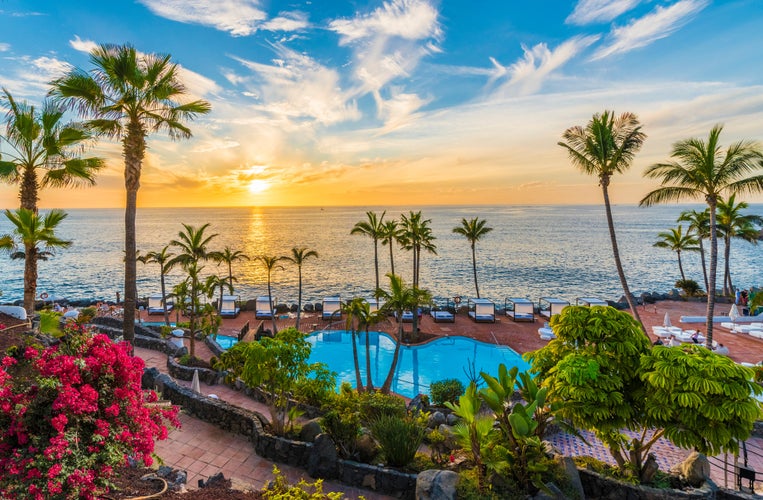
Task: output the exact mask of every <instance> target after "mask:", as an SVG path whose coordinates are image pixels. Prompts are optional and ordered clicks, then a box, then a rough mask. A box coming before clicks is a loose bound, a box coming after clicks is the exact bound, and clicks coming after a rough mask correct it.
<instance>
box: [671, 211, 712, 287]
mask: <svg viewBox="0 0 763 500" xmlns="http://www.w3.org/2000/svg"><path fill="white" fill-rule="evenodd" d="M676 222H688V223H689V228H688V229H687V231H686V233H687V234H692V235H693V236H695V237H696V238H697V244H698V245H699V258H700V263H701V264H702V277H703V278H704V280H705V290H709V289H710V288H708V281H707V262H705V260H706V259H705V240H706V239H707V238H709V237H710V214H708V212H707V210H684V211H683V212H681V215H679V216H678V220H677V221H676Z"/></svg>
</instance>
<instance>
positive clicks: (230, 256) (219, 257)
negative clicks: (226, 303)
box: [211, 247, 249, 300]
mask: <svg viewBox="0 0 763 500" xmlns="http://www.w3.org/2000/svg"><path fill="white" fill-rule="evenodd" d="M211 257H212V260H214V261H215V262H217V263H218V264H226V265H227V266H228V278H227V280H223V281H225V283H224V284H225V285H227V286H228V292H229V293H230V294H231V295H233V282H234V281H236V278H234V276H233V263H234V262H237V261H240V260H249V256H248V255H246V254H245V253H244V252H242V251H241V250H233V249H231V248H230V247H225V248H223V249H222V250H221V251H219V252H212V253H211ZM221 282H222V281H221ZM220 300H222V290H220Z"/></svg>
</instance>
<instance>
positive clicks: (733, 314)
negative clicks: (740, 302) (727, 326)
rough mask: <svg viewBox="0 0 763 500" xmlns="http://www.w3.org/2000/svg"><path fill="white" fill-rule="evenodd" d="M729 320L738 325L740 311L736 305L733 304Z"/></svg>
mask: <svg viewBox="0 0 763 500" xmlns="http://www.w3.org/2000/svg"><path fill="white" fill-rule="evenodd" d="M729 319H730V320H731V322H732V323H736V321H737V320H738V319H739V309H738V308H737V305H736V304H731V310H730V311H729Z"/></svg>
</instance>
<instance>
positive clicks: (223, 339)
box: [214, 335, 238, 349]
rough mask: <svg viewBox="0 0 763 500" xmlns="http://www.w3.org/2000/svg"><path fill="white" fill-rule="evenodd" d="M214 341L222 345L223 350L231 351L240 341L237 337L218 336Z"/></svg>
mask: <svg viewBox="0 0 763 500" xmlns="http://www.w3.org/2000/svg"><path fill="white" fill-rule="evenodd" d="M214 339H215V342H217V343H218V344H220V347H222V348H223V349H230V348H231V347H233V346H234V345H235V344H236V343H238V339H237V338H236V337H229V336H227V335H218V336H217V337H216V338H214Z"/></svg>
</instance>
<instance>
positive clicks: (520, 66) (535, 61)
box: [488, 35, 599, 96]
mask: <svg viewBox="0 0 763 500" xmlns="http://www.w3.org/2000/svg"><path fill="white" fill-rule="evenodd" d="M598 39H599V37H598V36H595V35H591V36H585V37H583V36H579V37H575V38H572V39H570V40H567V41H566V42H564V43H562V44H561V45H559V46H558V47H557V48H556V49H554V50H550V49H549V48H548V46H547V45H546V44H545V43H539V44H537V45H535V46H534V47H532V48H527V47H525V46H522V50H523V51H524V56H523V58H522V59H520V60H519V61H517V62H515V63H514V64H512V65H510V66H508V67H505V66H503V65H501V64H500V63H499V62H498V61H497V60H495V59H494V58H490V60H491V61H492V63H493V66H494V68H493V72H492V74H491V77H490V80H489V81H488V86H492V85H494V84H495V83H496V82H500V81H501V80H505V79H506V78H508V81H506V82H505V83H503V84H502V85H500V86H499V87H498V88H497V89H496V93H498V94H503V95H513V96H525V95H530V94H534V93H536V92H538V91H539V90H540V89H541V87H542V86H543V83H544V82H545V81H546V80H547V79H548V78H549V76H550V75H551V74H552V73H553V72H554V71H556V70H557V69H559V68H561V67H562V66H564V64H566V63H567V61H569V60H570V59H572V58H573V57H575V56H576V55H577V54H578V53H580V51H582V50H583V49H585V48H586V47H588V46H589V45H591V44H592V43H594V42H595V41H596V40H598Z"/></svg>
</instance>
